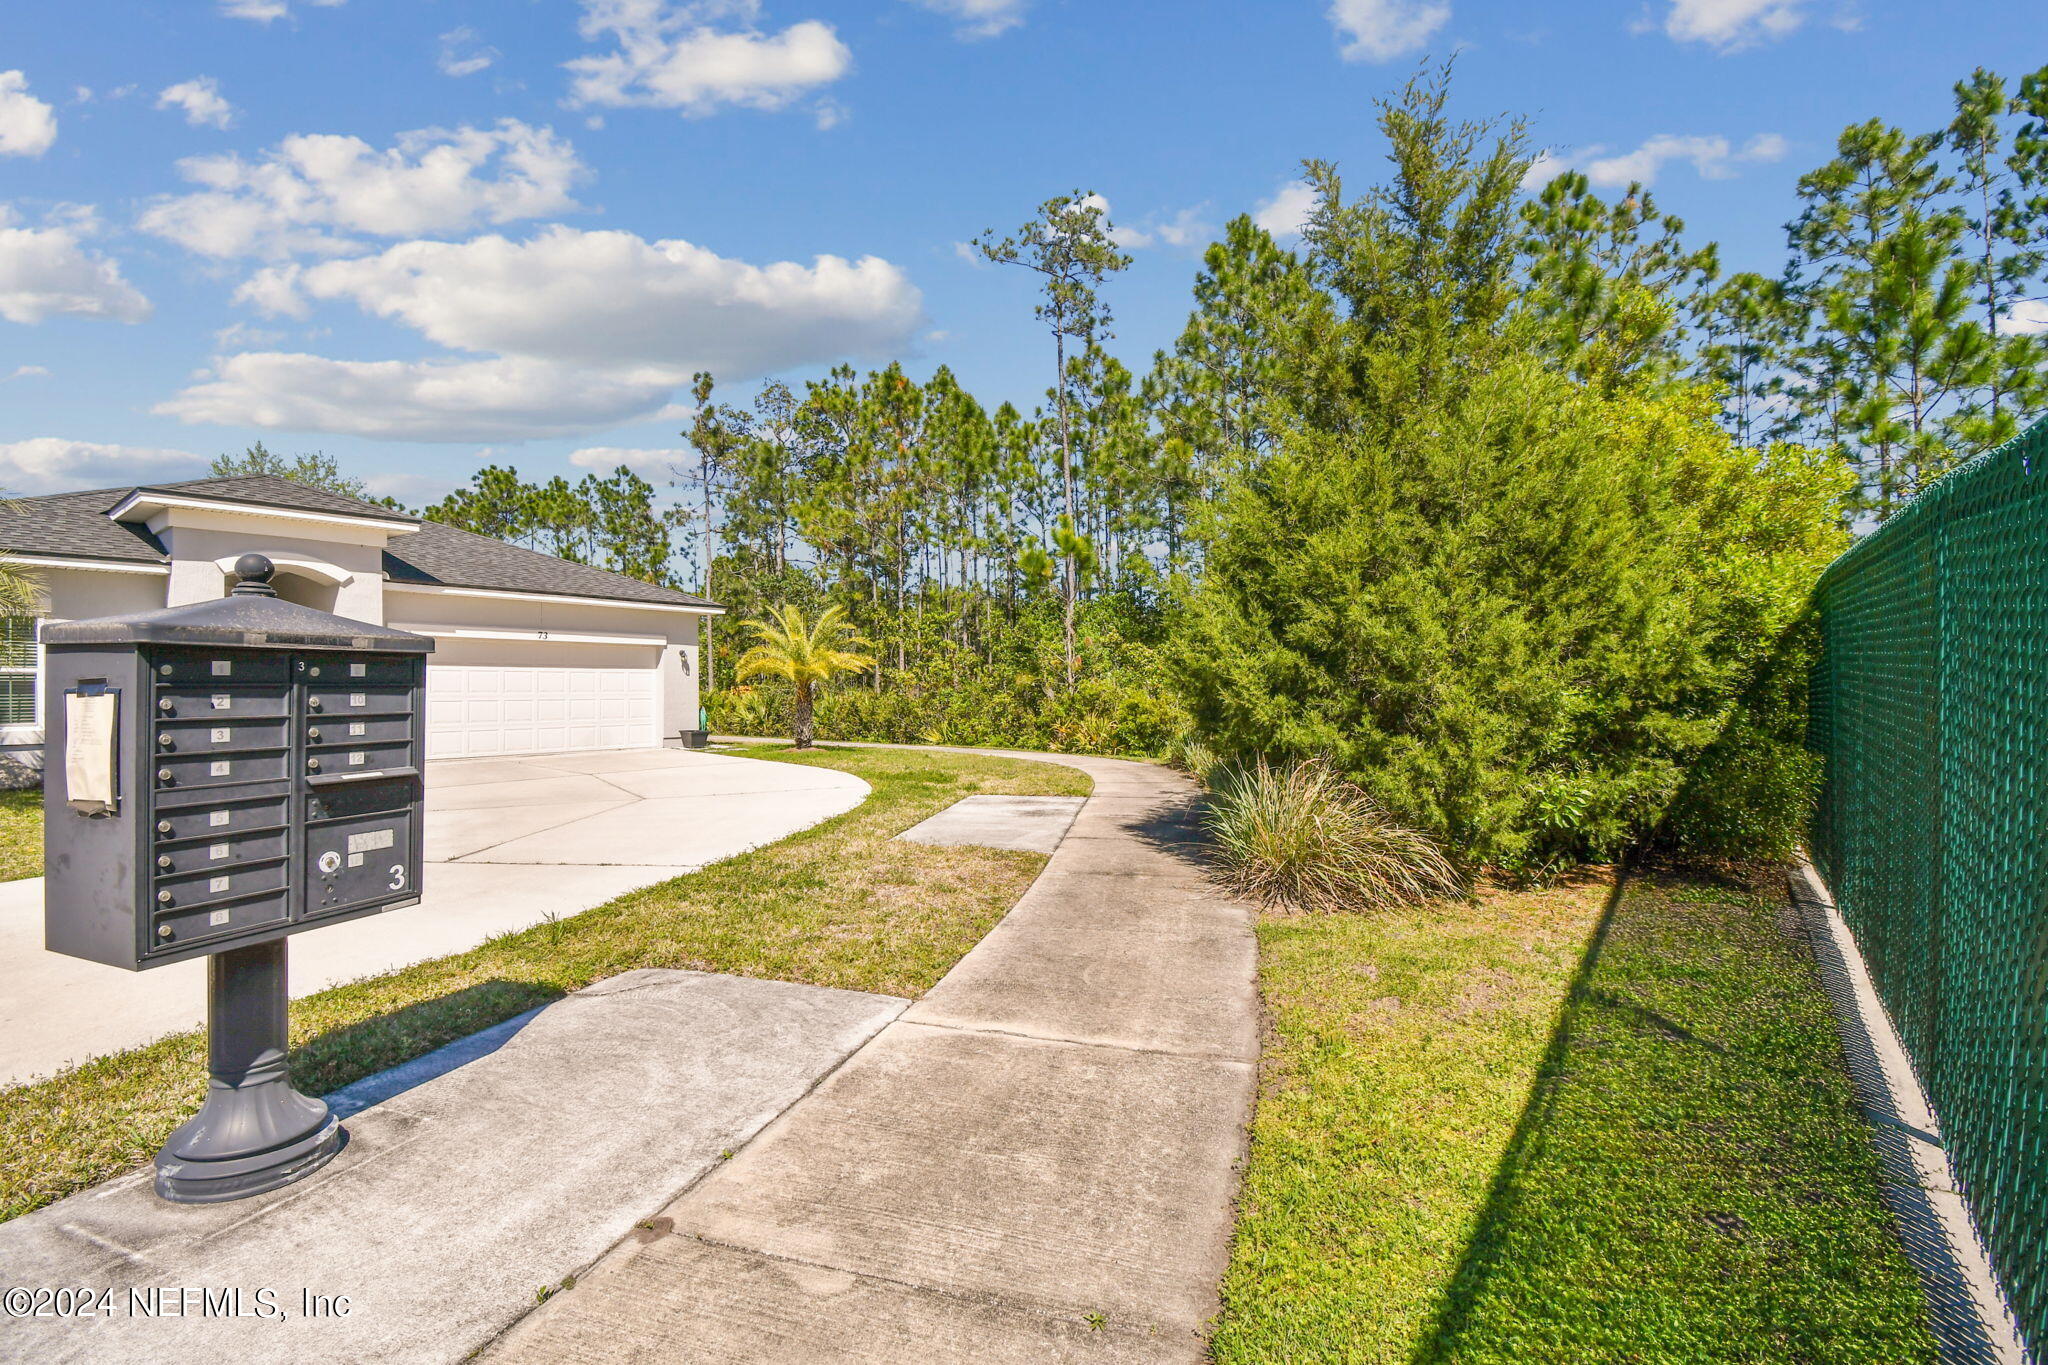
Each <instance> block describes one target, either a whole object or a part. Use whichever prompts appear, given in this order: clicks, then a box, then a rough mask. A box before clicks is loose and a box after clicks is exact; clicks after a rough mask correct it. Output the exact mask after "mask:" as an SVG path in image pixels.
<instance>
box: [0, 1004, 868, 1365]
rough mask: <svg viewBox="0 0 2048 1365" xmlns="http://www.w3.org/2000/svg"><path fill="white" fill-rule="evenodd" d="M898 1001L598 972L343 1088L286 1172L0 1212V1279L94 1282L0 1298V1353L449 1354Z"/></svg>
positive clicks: (549, 1285)
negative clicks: (278, 1176) (512, 1018)
mask: <svg viewBox="0 0 2048 1365" xmlns="http://www.w3.org/2000/svg"><path fill="white" fill-rule="evenodd" d="M903 1006H904V1002H903V1001H901V1000H896V999H891V998H889V997H886V996H878V995H867V994H863V993H860V992H856V991H838V990H826V989H823V988H821V987H816V986H798V985H793V984H791V983H789V982H785V981H753V980H748V979H746V978H743V977H736V976H714V975H709V974H706V973H702V972H684V971H656V970H640V971H631V972H626V973H623V974H621V975H619V976H615V977H611V978H609V979H607V980H604V981H600V982H597V983H595V984H593V985H591V986H589V987H586V988H585V989H583V990H580V991H577V992H575V993H574V994H572V995H569V996H567V997H565V998H563V999H562V1000H559V1001H557V1002H556V1003H554V1004H552V1005H549V1006H548V1007H547V1008H545V1009H543V1010H540V1011H538V1012H537V1013H536V1014H534V1015H532V1016H531V1017H529V1018H528V1019H526V1020H525V1021H524V1023H523V1027H522V1026H520V1025H518V1024H514V1025H512V1026H510V1027H501V1028H499V1029H497V1030H487V1034H491V1033H495V1034H497V1035H499V1037H498V1038H496V1039H489V1040H488V1041H496V1042H498V1043H499V1045H498V1046H497V1047H496V1049H495V1050H492V1051H488V1052H485V1053H484V1054H483V1055H481V1056H479V1055H476V1054H477V1052H479V1051H480V1050H481V1049H480V1048H479V1047H477V1046H476V1045H474V1044H473V1043H469V1042H467V1041H466V1042H465V1043H458V1044H456V1045H454V1047H452V1048H450V1049H447V1050H446V1051H449V1052H454V1053H458V1054H460V1055H458V1056H457V1057H455V1058H453V1059H452V1060H453V1061H454V1062H455V1063H457V1064H456V1065H453V1066H452V1068H451V1069H448V1070H445V1071H442V1072H441V1074H438V1075H436V1074H434V1073H435V1072H436V1071H440V1070H441V1068H440V1067H439V1066H438V1065H437V1064H436V1062H437V1059H436V1058H435V1057H433V1056H432V1055H430V1056H429V1057H426V1058H422V1059H420V1062H419V1063H414V1064H408V1065H407V1066H405V1067H400V1068H398V1069H397V1071H396V1072H387V1073H384V1074H383V1075H381V1076H377V1077H373V1078H371V1079H370V1080H368V1081H366V1082H363V1083H360V1084H359V1085H357V1086H352V1087H350V1088H349V1089H348V1090H345V1091H342V1092H339V1093H338V1094H337V1095H336V1096H335V1097H334V1098H335V1103H336V1108H337V1111H339V1112H343V1113H345V1114H347V1115H348V1118H347V1132H348V1139H349V1140H348V1145H347V1146H346V1147H344V1148H343V1149H342V1151H341V1154H340V1155H339V1156H337V1157H335V1159H334V1161H333V1162H332V1163H331V1164H330V1165H329V1166H327V1167H326V1168H325V1169H324V1170H322V1171H321V1172H320V1173H319V1175H317V1176H315V1177H314V1178H312V1179H310V1180H307V1181H305V1182H303V1183H301V1184H297V1185H288V1186H286V1187H285V1188H283V1189H281V1190H273V1191H271V1192H270V1193H268V1194H262V1195H257V1196H255V1197H254V1198H250V1199H243V1200H238V1201H236V1202H234V1203H228V1204H202V1205H190V1204H185V1205H179V1204H166V1203H164V1202H163V1201H162V1200H160V1199H158V1198H157V1197H156V1196H155V1195H154V1194H153V1193H152V1192H151V1190H150V1184H149V1182H150V1173H149V1171H148V1170H142V1171H138V1172H135V1173H134V1174H132V1175H127V1176H122V1177H120V1178H119V1179H116V1180H111V1181H108V1182H107V1183H106V1184H103V1185H99V1186H96V1187H95V1188H93V1189H89V1190H85V1191H83V1192H81V1193H79V1194H75V1195H73V1196H71V1197H70V1198H69V1199H65V1200H61V1201H59V1202H58V1203H55V1204H52V1205H50V1206H49V1207H48V1208H44V1209H39V1210H37V1211H36V1212H34V1213H30V1214H25V1215H23V1216H22V1217H20V1218H16V1219H14V1220H13V1221H11V1222H7V1223H0V1289H7V1288H10V1287H13V1286H21V1285H29V1286H48V1287H51V1288H63V1289H66V1290H67V1291H70V1290H78V1289H82V1288H88V1287H89V1288H90V1289H91V1290H92V1291H93V1294H94V1297H92V1298H91V1299H88V1300H86V1301H85V1302H84V1303H83V1304H81V1303H79V1302H76V1301H74V1302H72V1303H70V1304H69V1305H68V1310H67V1312H66V1313H65V1314H64V1315H62V1316H60V1315H58V1314H57V1313H56V1312H55V1311H53V1309H54V1306H53V1305H45V1308H44V1313H45V1315H43V1316H37V1315H35V1313H34V1305H31V1306H30V1311H29V1312H28V1313H27V1314H26V1315H24V1314H21V1313H18V1312H15V1311H9V1312H6V1313H0V1360H21V1361H30V1360H32V1361H36V1362H39V1363H40V1362H55V1361H147V1362H150V1363H151V1365H221V1362H227V1361H233V1362H240V1363H243V1365H255V1363H256V1362H266V1361H277V1362H303V1361H348V1362H371V1361H377V1362H409V1361H450V1362H452V1361H458V1360H463V1359H466V1358H467V1357H468V1356H469V1355H470V1354H471V1353H473V1352H474V1351H476V1350H477V1349H478V1348H479V1347H481V1346H483V1345H485V1344H486V1343H488V1342H489V1341H491V1340H492V1339H493V1338H494V1337H496V1336H497V1335H498V1334H499V1333H500V1332H502V1331H503V1330H504V1329H505V1328H506V1327H507V1326H508V1325H510V1324H511V1323H512V1322H514V1321H516V1320H517V1319H518V1318H519V1316H520V1314H521V1313H523V1312H525V1311H526V1310H527V1309H530V1308H531V1307H532V1306H533V1304H534V1301H535V1299H536V1297H537V1296H540V1295H544V1294H545V1293H547V1292H549V1291H550V1290H552V1289H553V1288H555V1287H556V1286H559V1285H560V1284H561V1283H562V1281H563V1280H564V1279H565V1278H567V1277H568V1276H571V1275H574V1274H576V1273H577V1272H578V1271H580V1270H582V1269H583V1267H585V1266H587V1265H589V1264H590V1263H591V1261H592V1260H594V1259H595V1258H597V1257H598V1256H600V1255H601V1254H603V1252H604V1250H605V1249H606V1248H607V1247H609V1246H611V1245H612V1244H613V1243H614V1242H616V1241H617V1240H618V1239H619V1238H621V1237H625V1236H628V1235H629V1234H632V1233H633V1230H634V1226H635V1224H636V1223H638V1222H640V1221H641V1220H642V1219H644V1218H645V1217H646V1216H647V1215H648V1213H650V1212H651V1211H652V1210H653V1209H654V1208H655V1207H656V1206H658V1205H659V1204H660V1203H662V1202H663V1201H664V1200H667V1199H670V1198H673V1197H674V1196H675V1194H676V1192H677V1191H679V1190H682V1189H685V1188H687V1187H688V1186H689V1184H690V1183H691V1182H692V1181H694V1180H696V1179H698V1178H699V1177H701V1176H702V1175H703V1174H704V1172H706V1171H707V1170H710V1169H712V1168H714V1167H716V1166H717V1165H718V1163H719V1162H720V1161H721V1160H723V1159H724V1156H725V1154H727V1153H728V1152H730V1151H731V1150H733V1149H735V1148H738V1147H740V1146H741V1145H742V1144H744V1143H745V1142H746V1140H747V1139H748V1138H750V1137H752V1136H753V1135H754V1134H755V1133H757V1132H759V1131H760V1130H761V1128H762V1127H763V1125H765V1124H766V1123H768V1122H769V1121H770V1120H771V1119H772V1118H773V1117H774V1116H775V1115H776V1114H778V1113H780V1112H782V1111H783V1110H784V1109H786V1108H787V1107H788V1106H789V1105H790V1104H791V1103H792V1102H793V1101H795V1100H796V1099H797V1098H798V1097H799V1096H801V1095H802V1094H804V1093H805V1092H806V1091H807V1090H809V1089H810V1087H811V1086H813V1085H814V1084H816V1082H817V1080H818V1078H819V1077H820V1076H822V1075H824V1074H825V1073H827V1072H828V1071H830V1070H831V1069H832V1068H833V1067H834V1066H836V1065H838V1064H839V1062H840V1061H841V1059H842V1058H844V1057H845V1056H846V1055H847V1054H848V1053H850V1052H852V1051H853V1050H854V1049H855V1048H857V1047H859V1046H860V1045H861V1044H862V1043H863V1042H865V1041H866V1040H867V1039H869V1038H871V1037H872V1036H874V1034H875V1031H876V1030H877V1029H879V1028H881V1026H882V1025H883V1024H884V1023H885V1022H887V1021H888V1020H890V1019H893V1018H895V1017H896V1015H897V1014H898V1013H899V1012H900V1011H901V1010H902V1009H903ZM508 1034H509V1035H510V1036H509V1037H505V1036H504V1035H508ZM409 1083H410V1085H409V1088H404V1089H396V1087H400V1086H408V1084H409ZM394 1090H396V1093H393V1091H394ZM365 1101H367V1102H369V1103H370V1104H371V1106H372V1107H369V1108H367V1109H363V1110H362V1111H361V1112H356V1111H357V1109H358V1108H359V1107H360V1105H361V1103H362V1102H365ZM102 1293H103V1294H104V1297H103V1298H102V1297H99V1296H100V1295H101V1294H102Z"/></svg>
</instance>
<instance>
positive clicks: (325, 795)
mask: <svg viewBox="0 0 2048 1365" xmlns="http://www.w3.org/2000/svg"><path fill="white" fill-rule="evenodd" d="M418 791H419V784H418V782H417V780H415V779H412V778H401V779H398V780H395V781H370V782H365V783H363V784H362V785H361V786H356V785H353V784H337V785H335V786H329V787H322V788H320V789H319V791H318V793H317V794H316V795H314V796H313V797H312V798H311V800H310V801H309V803H308V809H307V816H308V819H307V823H306V855H305V862H304V867H305V879H306V903H305V910H304V911H303V914H304V916H305V917H306V918H307V919H316V918H318V917H319V916H321V915H327V914H333V913H336V912H338V911H343V910H354V909H361V908H362V907H364V906H366V905H380V904H389V903H393V902H397V901H410V900H414V899H416V898H417V897H418V895H419V890H418V883H419V863H418V858H419V849H420V843H419V837H418V834H419V831H418V828H417V825H416V821H417V819H418V811H419V806H418Z"/></svg>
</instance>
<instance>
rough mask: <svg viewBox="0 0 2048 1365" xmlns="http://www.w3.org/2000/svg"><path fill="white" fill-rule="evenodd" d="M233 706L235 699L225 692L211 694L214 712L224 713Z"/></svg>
mask: <svg viewBox="0 0 2048 1365" xmlns="http://www.w3.org/2000/svg"><path fill="white" fill-rule="evenodd" d="M234 704H235V699H234V698H233V697H231V696H229V695H228V694H227V693H225V692H216V693H214V694H213V709H214V710H216V711H225V710H227V709H228V708H229V707H231V706H233V705H234Z"/></svg>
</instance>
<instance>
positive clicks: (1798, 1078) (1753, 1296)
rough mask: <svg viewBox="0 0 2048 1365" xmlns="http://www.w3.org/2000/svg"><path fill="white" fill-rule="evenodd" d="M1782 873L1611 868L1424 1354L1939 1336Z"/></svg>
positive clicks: (1657, 1353) (1893, 1341)
mask: <svg viewBox="0 0 2048 1365" xmlns="http://www.w3.org/2000/svg"><path fill="white" fill-rule="evenodd" d="M1771 894H1772V892H1771V888H1770V886H1769V884H1768V883H1759V882H1757V881H1754V880H1747V879H1744V880H1734V881H1730V882H1728V883H1726V884H1722V885H1716V884H1713V883H1712V882H1710V881H1709V880H1707V879H1706V878H1705V877H1704V876H1703V875H1702V874H1699V873H1697V872H1695V871H1693V870H1691V869H1687V870H1686V871H1685V872H1684V873H1677V872H1675V871H1674V870H1673V869H1668V868H1665V867H1661V866H1650V867H1645V866H1644V865H1642V864H1637V865H1635V866H1633V867H1631V868H1627V869H1624V870H1622V871H1621V872H1620V873H1619V874H1618V875H1617V878H1616V882H1615V886H1614V888H1613V890H1612V891H1611V892H1610V893H1609V895H1608V897H1607V901H1606V903H1605V905H1604V906H1603V907H1602V910H1601V914H1600V918H1599V921H1598V923H1597V925H1596V927H1595V929H1594V932H1593V935H1592V938H1591V940H1590V942H1589V944H1588V946H1587V950H1586V952H1585V955H1584V957H1583V958H1582V959H1581V961H1580V963H1579V965H1578V969H1577V971H1576V973H1575V975H1574V976H1573V979H1572V982H1571V986H1570V989H1569V991H1568V993H1567V995H1566V998H1565V1002H1564V1005H1563V1008H1562V1010H1561V1013H1560V1015H1559V1018H1558V1023H1557V1025H1556V1027H1555V1029H1554V1030H1553V1032H1552V1035H1551V1037H1550V1040H1549V1044H1548V1046H1547V1048H1546V1049H1545V1052H1544V1055H1543V1060H1542V1063H1541V1067H1540V1069H1539V1070H1538V1072H1537V1073H1536V1077H1535V1080H1534V1083H1533V1085H1532V1087H1531V1090H1530V1093H1529V1097H1528V1100H1527V1102H1526V1104H1525V1106H1524V1108H1523V1111H1522V1114H1521V1116H1520V1119H1519V1120H1518V1122H1517V1123H1516V1126H1515V1129H1514V1132H1513V1135H1512V1136H1511V1138H1510V1140H1509V1142H1508V1145H1507V1148H1506V1151H1505V1153H1504V1155H1503V1157H1502V1159H1501V1162H1500V1164H1499V1166H1498V1168H1497V1169H1496V1170H1495V1172H1494V1175H1493V1179H1492V1182H1491V1185H1490V1187H1489V1189H1488V1190H1487V1194H1486V1197H1485V1201H1484V1203H1483V1205H1482V1206H1481V1208H1480V1210H1479V1213H1478V1216H1477V1218H1476V1220H1475V1222H1474V1224H1473V1230H1472V1232H1471V1235H1470V1237H1469V1240H1468V1241H1467V1243H1466V1246H1465V1249H1464V1252H1463V1256H1462V1260H1461V1262H1460V1263H1459V1265H1458V1268H1457V1271H1456V1273H1455V1275H1454V1276H1453V1277H1452V1278H1451V1279H1450V1281H1449V1283H1448V1287H1447V1289H1446V1291H1445V1293H1444V1296H1443V1298H1442V1299H1441V1301H1440V1303H1439V1306H1438V1310H1437V1313H1436V1317H1435V1320H1434V1321H1433V1322H1432V1323H1431V1324H1430V1325H1429V1327H1428V1329H1427V1330H1426V1332H1425V1333H1424V1334H1423V1335H1422V1336H1421V1338H1420V1339H1419V1340H1418V1341H1417V1343H1416V1344H1415V1346H1414V1347H1413V1349H1412V1351H1411V1352H1410V1355H1409V1361H1410V1365H1454V1363H1455V1362H1465V1361H1474V1360H1483V1361H1499V1360H1529V1361H1553V1360H1555V1361H1566V1360H1570V1361H1577V1360H1629V1361H1635V1360H1641V1361H1651V1360H1674V1361H1675V1360H1708V1359H1712V1360H1732V1361H1758V1362H1763V1361H1778V1360H1799V1361H1808V1362H1823V1361H1825V1362H1842V1365H1848V1363H1849V1362H1855V1363H1856V1365H1862V1363H1863V1362H1867V1361H1875V1360H1884V1361H1888V1362H1890V1361H1909V1360H1918V1359H1927V1358H1930V1357H1931V1347H1932V1342H1931V1339H1930V1338H1928V1337H1927V1335H1926V1333H1925V1330H1924V1326H1923V1323H1922V1309H1921V1305H1920V1303H1919V1299H1918V1295H1917V1293H1915V1292H1914V1288H1913V1286H1912V1280H1911V1276H1910V1272H1909V1271H1908V1269H1907V1267H1906V1264H1905V1262H1904V1260H1903V1259H1902V1258H1901V1257H1900V1256H1899V1255H1898V1251H1897V1245H1896V1242H1895V1241H1893V1240H1892V1239H1893V1237H1894V1233H1893V1232H1892V1229H1891V1225H1890V1221H1889V1219H1888V1218H1887V1216H1886V1215H1885V1213H1884V1210H1883V1208H1882V1206H1881V1204H1880V1202H1879V1199H1878V1186H1877V1170H1876V1165H1875V1161H1874V1158H1873V1154H1872V1152H1871V1150H1870V1147H1869V1143H1868V1139H1867V1137H1866V1135H1865V1133H1864V1132H1863V1128H1862V1124H1861V1121H1860V1119H1859V1118H1858V1116H1857V1114H1856V1111H1855V1108H1854V1104H1853V1101H1852V1098H1851V1096H1850V1092H1849V1088H1848V1084H1847V1080H1846V1077H1845V1075H1844V1073H1843V1068H1842V1055H1841V1048H1840V1044H1839V1041H1838V1040H1837V1038H1836V1037H1835V1033H1834V1025H1833V1018H1832V1014H1831V1012H1830V1011H1829V1009H1828V1007H1827V1002H1826V998H1825V996H1824V995H1823V994H1822V992H1821V991H1820V989H1819V982H1818V981H1817V979H1816V978H1815V974H1814V966H1813V959H1812V954H1811V951H1810V948H1809V946H1808V945H1807V943H1806V941H1805V939H1804V938H1803V936H1802V935H1801V933H1800V931H1799V928H1798V925H1797V922H1796V920H1795V919H1794V918H1793V917H1792V916H1790V915H1789V914H1787V913H1785V912H1784V911H1781V910H1774V909H1773V908H1772V905H1771V899H1770V896H1771ZM1778 894H1782V893H1778Z"/></svg>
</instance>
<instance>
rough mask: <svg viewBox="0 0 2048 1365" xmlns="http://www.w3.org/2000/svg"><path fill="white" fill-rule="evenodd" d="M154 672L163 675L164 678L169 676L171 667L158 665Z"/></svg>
mask: <svg viewBox="0 0 2048 1365" xmlns="http://www.w3.org/2000/svg"><path fill="white" fill-rule="evenodd" d="M156 671H157V672H159V673H161V674H163V675H164V676H165V677H166V678H168V677H170V676H171V666H170V665H169V664H158V665H157V666H156Z"/></svg>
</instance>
